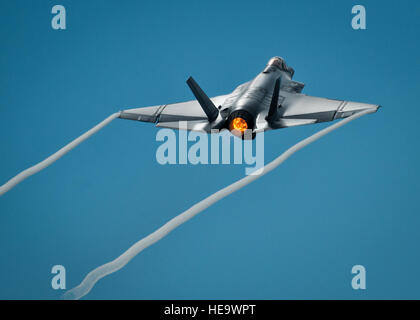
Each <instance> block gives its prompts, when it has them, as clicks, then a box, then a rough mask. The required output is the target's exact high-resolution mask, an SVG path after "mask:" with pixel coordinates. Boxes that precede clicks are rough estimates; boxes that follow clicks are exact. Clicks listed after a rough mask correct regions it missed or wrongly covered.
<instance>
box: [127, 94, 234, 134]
mask: <svg viewBox="0 0 420 320" xmlns="http://www.w3.org/2000/svg"><path fill="white" fill-rule="evenodd" d="M228 97H229V95H222V96H217V97H213V98H210V100H211V101H212V102H213V104H214V105H215V106H221V105H222V104H223V103H224V101H225V100H226V98H228ZM120 118H122V119H130V120H137V121H143V122H153V123H155V124H156V126H157V127H163V128H173V129H178V128H179V121H187V127H186V128H185V129H187V130H204V131H207V132H210V130H211V129H212V127H211V126H210V123H209V121H208V118H207V115H206V113H205V112H204V111H203V108H202V107H201V106H200V104H199V102H198V101H197V100H192V101H187V102H179V103H173V104H165V105H158V106H151V107H143V108H135V109H127V110H124V111H122V112H121V115H120ZM216 123H217V121H216V122H215V124H216Z"/></svg>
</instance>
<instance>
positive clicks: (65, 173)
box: [0, 0, 420, 299]
mask: <svg viewBox="0 0 420 320" xmlns="http://www.w3.org/2000/svg"><path fill="white" fill-rule="evenodd" d="M55 4H62V5H64V6H65V8H66V10H67V29H66V30H64V31H56V30H53V29H52V28H51V18H52V15H51V13H50V12H51V8H52V6H53V5H55ZM355 4H363V5H364V6H365V7H366V11H367V29H366V30H363V31H355V30H353V29H352V28H351V18H352V15H351V8H352V6H353V5H355ZM419 13H420V5H419V4H418V3H415V2H413V1H398V2H397V1H362V2H354V1H347V0H345V1H317V2H315V1H280V0H276V1H264V0H262V1H243V0H242V1H176V2H175V1H114V0H113V1H106V2H105V1H64V0H63V1H60V2H56V1H36V2H28V1H10V0H7V1H2V2H1V3H0V20H1V21H2V26H1V28H0V37H1V39H2V41H1V50H0V70H1V72H0V155H1V156H0V164H1V166H0V182H1V183H3V182H6V181H7V180H8V179H9V178H11V177H12V176H13V175H14V174H16V173H18V172H19V171H21V170H22V169H24V168H27V167H28V166H31V165H32V164H34V163H36V162H38V161H40V160H42V159H44V158H45V157H46V156H48V155H50V154H51V153H53V152H55V151H56V150H57V149H58V148H60V147H62V146H63V145H65V144H66V143H68V142H70V141H71V140H72V139H74V138H75V137H77V136H78V135H80V134H81V133H83V132H85V131H86V130H87V129H89V128H91V127H92V126H93V125H95V124H96V123H98V122H99V121H101V120H102V119H104V118H105V117H107V116H108V115H109V114H111V113H113V112H115V111H118V110H121V109H125V108H128V107H141V106H148V105H156V104H165V103H170V102H176V101H185V100H189V99H191V98H192V94H191V92H190V91H189V89H188V87H187V85H186V84H185V80H186V79H187V78H188V76H190V75H192V76H194V78H195V79H196V80H197V81H198V82H199V83H200V85H202V87H203V88H204V89H205V91H206V92H207V93H208V94H209V95H210V96H215V95H220V94H225V93H227V92H230V91H232V90H233V89H234V88H235V87H236V86H237V85H238V84H240V83H242V82H245V81H248V80H250V79H251V78H253V77H254V76H255V75H256V74H257V73H258V72H260V71H261V70H262V68H263V67H264V65H265V63H266V62H267V60H268V59H269V58H270V57H272V56H276V55H280V56H283V57H284V58H285V59H286V61H287V63H288V64H289V65H290V66H292V67H293V68H294V69H295V70H296V72H295V77H294V79H295V80H297V81H301V82H304V83H305V84H306V86H305V89H304V92H305V93H306V94H310V95H315V96H325V97H330V98H340V99H346V100H352V101H361V102H367V103H374V104H381V105H382V106H383V108H382V109H381V110H380V111H379V112H378V113H376V114H374V115H369V116H366V117H363V118H362V119H359V120H357V121H355V122H352V123H351V124H349V125H347V126H345V127H343V128H342V129H340V130H338V131H337V132H334V133H333V134H331V135H329V136H327V137H325V138H323V139H322V140H320V141H318V142H316V143H315V144H313V145H311V146H309V147H308V148H306V149H304V150H302V151H300V152H299V153H298V154H296V155H294V156H293V157H292V158H290V159H289V160H287V162H286V163H284V165H282V166H281V167H279V168H278V169H276V170H275V171H274V172H272V173H271V174H269V175H268V176H265V177H263V178H262V179H260V180H258V181H256V182H254V183H253V184H251V185H249V186H248V187H246V188H245V189H243V190H240V191H239V192H237V193H235V194H233V195H231V196H229V197H228V198H226V199H224V200H222V201H221V202H219V203H217V204H216V205H214V206H213V207H211V208H209V209H207V210H206V211H204V212H203V213H201V214H200V215H199V216H197V217H195V218H194V219H193V220H191V221H189V222H188V223H187V224H185V225H183V226H181V227H180V228H179V229H177V230H176V231H174V232H172V233H171V234H170V235H169V236H168V237H167V238H165V239H164V240H162V241H161V242H159V243H157V244H155V245H153V246H152V247H150V248H148V249H146V250H145V251H144V252H142V253H141V254H140V255H139V256H137V257H136V258H135V259H134V260H133V261H132V262H130V263H129V264H128V265H127V266H126V267H125V268H124V269H122V270H120V271H119V272H117V273H115V274H113V275H111V276H109V277H107V278H105V279H104V280H102V281H100V282H99V283H98V284H97V286H96V287H95V288H94V289H93V290H92V292H91V293H90V294H89V295H88V296H87V297H88V298H90V299H332V298H333V299H391V298H396V299H403V298H404V299H413V298H417V299H419V298H420V293H419V289H418V284H419V282H420V275H419V273H418V270H419V269H420V256H419V250H418V243H419V240H420V236H419V232H418V230H419V227H420V216H419V204H418V201H417V197H418V195H419V191H420V190H419V185H418V181H419V178H420V170H419V166H418V158H419V149H418V138H419V133H418V119H419V118H420V111H419V105H418V97H417V95H418V92H419V80H418V76H419V56H420V52H419V51H420V50H419V46H418V40H417V38H418V30H419V24H420V22H419V20H418V16H419ZM326 125H327V124H317V125H313V126H306V127H297V128H291V129H287V130H278V131H273V132H269V133H267V134H266V135H265V159H266V161H270V160H272V159H274V158H275V157H276V156H278V155H279V154H280V153H281V152H282V151H284V150H285V149H287V148H288V147H289V146H291V145H293V144H294V143H296V142H297V141H299V140H300V139H302V138H304V137H306V136H308V135H310V134H311V133H314V132H315V131H317V130H319V129H320V128H322V127H325V126H326ZM156 132H157V129H156V128H154V127H153V125H151V124H144V123H139V122H134V121H123V120H116V121H114V122H113V123H112V124H111V125H109V126H108V127H106V129H104V130H103V131H101V132H99V133H98V134H96V135H95V136H94V137H93V138H91V139H90V140H88V141H87V142H85V143H84V144H82V145H80V146H79V147H78V148H77V149H75V150H74V151H72V152H70V153H69V154H68V155H66V156H65V157H64V158H62V159H61V160H59V161H58V162H57V163H55V164H54V165H53V166H51V167H50V168H48V169H47V170H45V171H43V172H41V173H40V174H38V175H36V176H33V177H31V178H30V179H28V180H26V181H25V182H24V183H22V184H20V185H19V186H17V187H16V188H15V189H13V190H12V191H10V192H9V193H7V194H6V195H4V196H3V197H1V198H0V250H1V252H2V257H1V264H0V283H1V284H2V285H1V289H0V298H2V299H12V298H14V299H56V298H58V297H59V296H60V295H61V294H62V292H60V291H55V290H53V289H52V288H51V286H50V281H51V278H52V275H51V274H50V271H51V267H52V266H53V265H56V264H62V265H64V266H65V267H66V270H67V287H68V288H71V287H73V286H75V285H77V284H78V283H79V282H80V281H81V280H82V279H83V277H84V276H85V275H86V273H87V272H89V271H90V270H92V269H93V268H95V267H97V266H99V265H101V264H103V263H105V262H108V261H110V260H112V259H114V258H115V257H117V256H118V255H119V254H120V253H122V252H123V251H124V250H126V249H127V248H128V247H129V246H130V245H131V244H132V243H134V242H135V241H137V240H139V239H140V238H142V237H144V236H146V235H147V234H149V233H150V232H152V231H154V230H155V229H156V228H158V227H159V226H161V225H162V224H163V223H165V222H166V221H168V220H169V219H170V218H172V217H174V216H175V215H177V214H178V213H180V212H182V211H183V210H185V209H187V208H189V207H190V206H191V205H193V204H194V203H195V202H196V201H198V200H201V199H203V198H204V197H206V196H207V195H209V194H211V193H212V192H215V191H217V190H218V189H219V188H221V187H224V186H226V185H228V184H230V183H232V182H234V181H235V180H237V179H239V178H240V177H242V176H243V174H244V167H245V166H246V165H244V166H240V165H218V166H217V165H196V166H194V165H170V166H162V165H159V164H158V163H157V162H156V159H155V152H156V149H157V147H158V146H159V143H158V142H156V140H155V136H156ZM356 264H362V265H364V266H365V267H366V270H367V289H366V290H364V291H360V290H359V291H355V290H353V289H352V288H351V285H350V282H351V278H352V275H351V268H352V266H353V265H356Z"/></svg>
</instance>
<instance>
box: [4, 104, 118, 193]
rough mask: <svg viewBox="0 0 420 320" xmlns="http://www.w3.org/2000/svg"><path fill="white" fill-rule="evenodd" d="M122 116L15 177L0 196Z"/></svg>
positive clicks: (106, 121)
mask: <svg viewBox="0 0 420 320" xmlns="http://www.w3.org/2000/svg"><path fill="white" fill-rule="evenodd" d="M119 116H120V112H117V113H114V114H112V115H110V116H109V117H108V118H106V119H105V120H104V121H102V122H100V123H98V124H97V125H96V126H95V127H93V128H92V129H90V130H89V131H87V132H85V133H84V134H82V135H81V136H80V137H78V138H76V139H75V140H73V141H72V142H70V143H69V144H68V145H66V146H65V147H63V148H61V149H60V150H58V151H57V152H56V153H54V154H52V155H51V156H49V157H48V158H46V159H45V160H43V161H41V162H40V163H38V164H36V165H34V166H32V167H30V168H28V169H26V170H24V171H22V172H21V173H19V174H17V175H16V176H14V177H13V178H12V179H10V180H9V181H7V182H6V183H5V184H4V185H2V186H0V196H2V195H3V194H5V193H6V192H7V191H9V190H10V189H12V188H13V187H14V186H16V185H17V184H18V183H20V182H22V181H23V180H25V179H26V178H28V177H30V176H32V175H33V174H35V173H38V172H39V171H41V170H43V169H45V168H46V167H48V166H49V165H51V164H52V163H54V162H55V161H57V160H58V159H60V158H61V157H62V156H64V155H65V154H66V153H67V152H69V151H70V150H72V149H73V148H75V147H76V146H78V145H79V144H80V143H82V142H83V141H85V140H86V139H88V138H89V137H90V136H92V135H93V134H95V133H96V132H98V131H99V130H101V129H102V128H103V127H105V126H106V125H107V124H108V123H110V122H111V121H112V120H114V119H115V118H118V117H119Z"/></svg>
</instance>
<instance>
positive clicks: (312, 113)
mask: <svg viewBox="0 0 420 320" xmlns="http://www.w3.org/2000/svg"><path fill="white" fill-rule="evenodd" d="M293 75H294V70H293V68H291V67H289V66H287V65H286V63H285V61H284V59H283V58H281V57H273V58H271V59H270V60H269V61H268V64H267V65H266V67H265V68H264V70H263V71H262V72H261V73H259V74H258V75H257V76H256V77H255V78H254V79H253V80H251V81H248V82H246V83H243V84H241V85H239V86H238V87H237V88H236V89H235V90H234V91H233V92H232V93H230V94H226V95H221V96H217V97H213V98H209V97H208V96H207V95H206V94H205V93H204V91H203V90H202V89H201V88H200V86H199V85H198V84H197V82H196V81H195V80H194V79H193V78H192V77H190V78H189V79H188V80H187V84H188V86H189V87H190V89H191V91H192V93H193V94H194V96H195V98H196V99H197V100H191V101H187V102H180V103H173V104H163V105H158V106H151V107H143V108H136V109H128V110H124V111H122V112H121V113H120V118H122V119H131V120H137V121H143V122H153V123H155V124H156V126H157V127H164V128H172V129H179V128H180V125H179V122H180V121H185V122H186V126H185V128H183V129H186V130H193V131H204V132H207V133H212V132H218V131H219V130H223V129H227V130H230V132H231V133H232V134H234V135H235V136H238V137H241V138H243V139H253V138H255V135H256V134H257V133H258V132H262V131H267V130H272V129H280V128H288V127H294V126H300V125H306V124H312V123H318V122H325V121H332V120H336V119H341V118H346V117H349V116H351V115H353V114H354V113H356V112H361V111H364V110H367V109H372V111H375V112H376V111H377V110H378V108H379V107H380V105H374V104H366V103H359V102H351V101H345V100H335V99H328V98H320V97H313V96H308V95H306V94H303V93H302V89H303V87H304V84H303V83H301V82H297V81H294V80H292V78H293ZM245 133H251V135H249V134H245Z"/></svg>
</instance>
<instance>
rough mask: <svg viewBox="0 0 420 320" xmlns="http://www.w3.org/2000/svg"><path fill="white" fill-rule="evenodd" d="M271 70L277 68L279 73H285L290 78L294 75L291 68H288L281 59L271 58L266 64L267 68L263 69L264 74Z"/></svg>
mask: <svg viewBox="0 0 420 320" xmlns="http://www.w3.org/2000/svg"><path fill="white" fill-rule="evenodd" d="M273 68H278V69H280V70H281V71H284V72H287V73H289V74H290V77H293V74H294V73H295V70H293V68H291V67H288V66H287V64H286V62H285V61H284V59H283V58H281V57H273V58H271V59H270V60H269V61H268V63H267V66H266V67H265V69H264V72H265V73H268V72H270V70H272V69H273Z"/></svg>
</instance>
